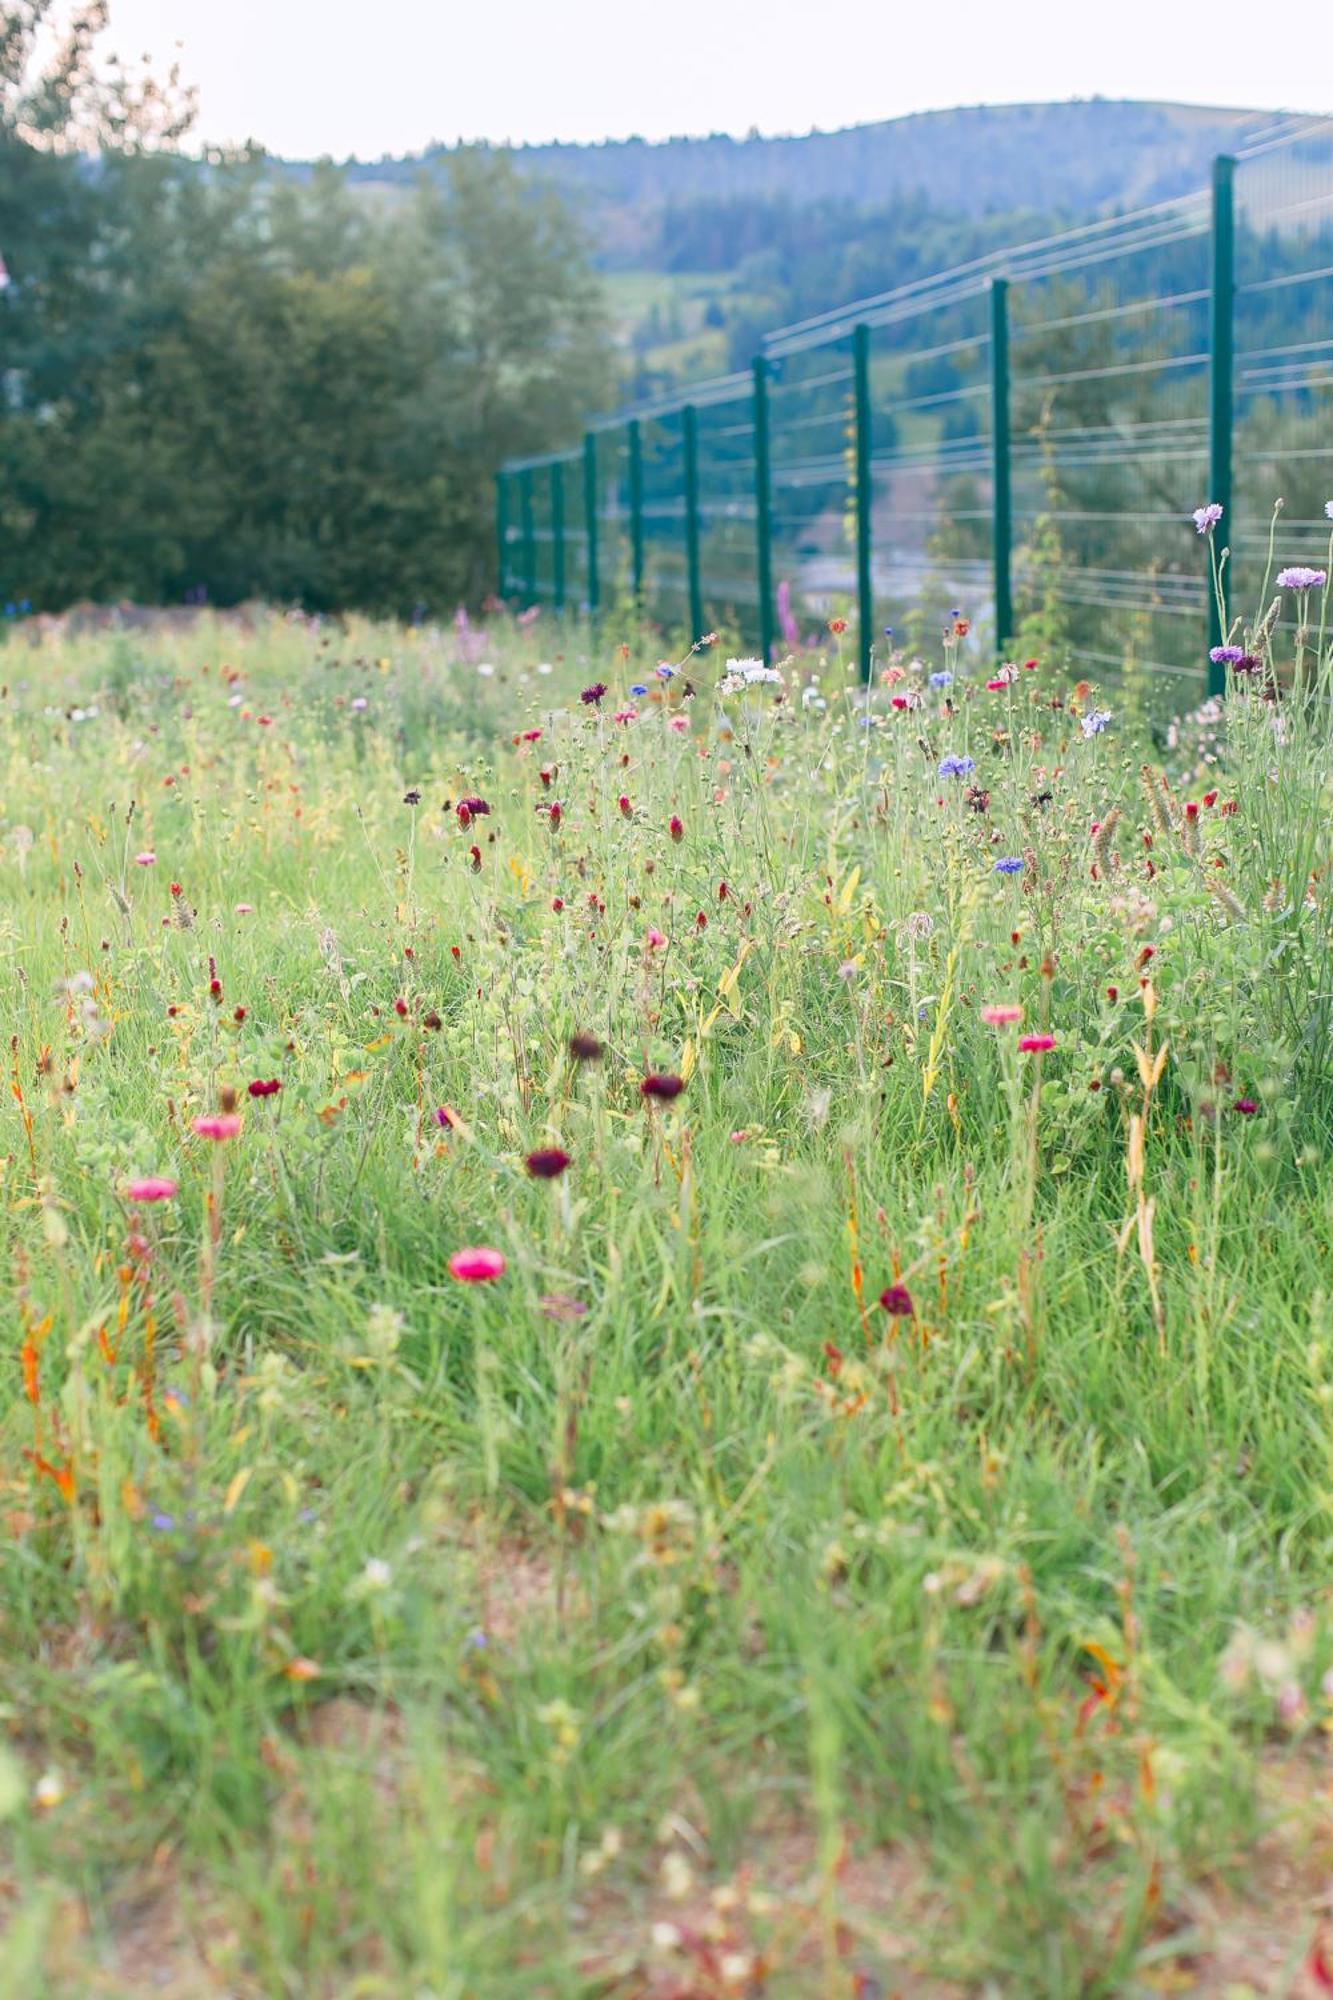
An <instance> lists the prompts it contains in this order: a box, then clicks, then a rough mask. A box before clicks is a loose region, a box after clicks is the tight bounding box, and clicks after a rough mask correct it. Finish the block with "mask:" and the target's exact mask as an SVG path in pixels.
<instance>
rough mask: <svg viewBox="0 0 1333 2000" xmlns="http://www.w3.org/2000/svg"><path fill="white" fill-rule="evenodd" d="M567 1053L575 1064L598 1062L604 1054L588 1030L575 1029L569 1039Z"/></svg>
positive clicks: (594, 1036) (599, 1044)
mask: <svg viewBox="0 0 1333 2000" xmlns="http://www.w3.org/2000/svg"><path fill="white" fill-rule="evenodd" d="M569 1053H570V1054H571V1055H572V1056H573V1058H574V1060H575V1062H598V1061H599V1060H600V1059H601V1056H602V1054H603V1053H604V1052H603V1049H602V1045H601V1043H600V1042H599V1041H598V1039H597V1037H596V1035H594V1034H593V1032H592V1030H591V1029H590V1028H576V1029H575V1030H574V1033H573V1034H572V1035H571V1036H570V1038H569Z"/></svg>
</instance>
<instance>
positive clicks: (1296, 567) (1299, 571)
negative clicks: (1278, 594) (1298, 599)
mask: <svg viewBox="0 0 1333 2000" xmlns="http://www.w3.org/2000/svg"><path fill="white" fill-rule="evenodd" d="M1277 582H1278V589H1279V590H1318V589H1319V588H1320V587H1321V585H1323V584H1325V583H1327V582H1328V571H1327V570H1323V569H1307V568H1306V566H1305V564H1304V563H1293V565H1292V567H1291V568H1290V569H1280V570H1279V571H1278V573H1277Z"/></svg>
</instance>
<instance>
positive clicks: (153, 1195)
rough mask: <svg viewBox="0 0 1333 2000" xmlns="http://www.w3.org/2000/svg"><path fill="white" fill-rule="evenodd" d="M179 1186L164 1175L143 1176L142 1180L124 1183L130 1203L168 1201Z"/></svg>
mask: <svg viewBox="0 0 1333 2000" xmlns="http://www.w3.org/2000/svg"><path fill="white" fill-rule="evenodd" d="M179 1185H180V1183H179V1182H178V1181H173V1180H168V1179H167V1176H166V1175H165V1174H145V1175H144V1177H143V1179H142V1180H138V1181H126V1183H125V1193H126V1195H127V1196H128V1198H129V1199H130V1200H131V1201H170V1200H171V1198H172V1196H173V1195H174V1194H175V1193H176V1191H177V1189H178V1187H179Z"/></svg>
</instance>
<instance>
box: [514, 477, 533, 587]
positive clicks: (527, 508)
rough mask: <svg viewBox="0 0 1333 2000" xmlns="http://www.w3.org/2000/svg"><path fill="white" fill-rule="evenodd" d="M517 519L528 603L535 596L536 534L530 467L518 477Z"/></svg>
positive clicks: (524, 585)
mask: <svg viewBox="0 0 1333 2000" xmlns="http://www.w3.org/2000/svg"><path fill="white" fill-rule="evenodd" d="M518 517H519V522H520V527H521V532H522V536H523V591H524V595H525V596H526V598H527V600H528V603H529V604H532V603H533V602H534V601H535V600H536V596H537V534H536V530H535V528H534V526H533V520H532V467H531V466H529V465H525V466H524V467H523V470H522V471H521V472H520V473H519V475H518Z"/></svg>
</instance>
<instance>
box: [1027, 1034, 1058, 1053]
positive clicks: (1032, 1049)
mask: <svg viewBox="0 0 1333 2000" xmlns="http://www.w3.org/2000/svg"><path fill="white" fill-rule="evenodd" d="M1018 1046H1019V1048H1020V1049H1021V1050H1022V1051H1023V1054H1024V1055H1025V1056H1039V1055H1042V1054H1043V1053H1044V1052H1045V1050H1047V1049H1053V1048H1054V1047H1055V1036H1054V1035H1020V1036H1019V1038H1018Z"/></svg>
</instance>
